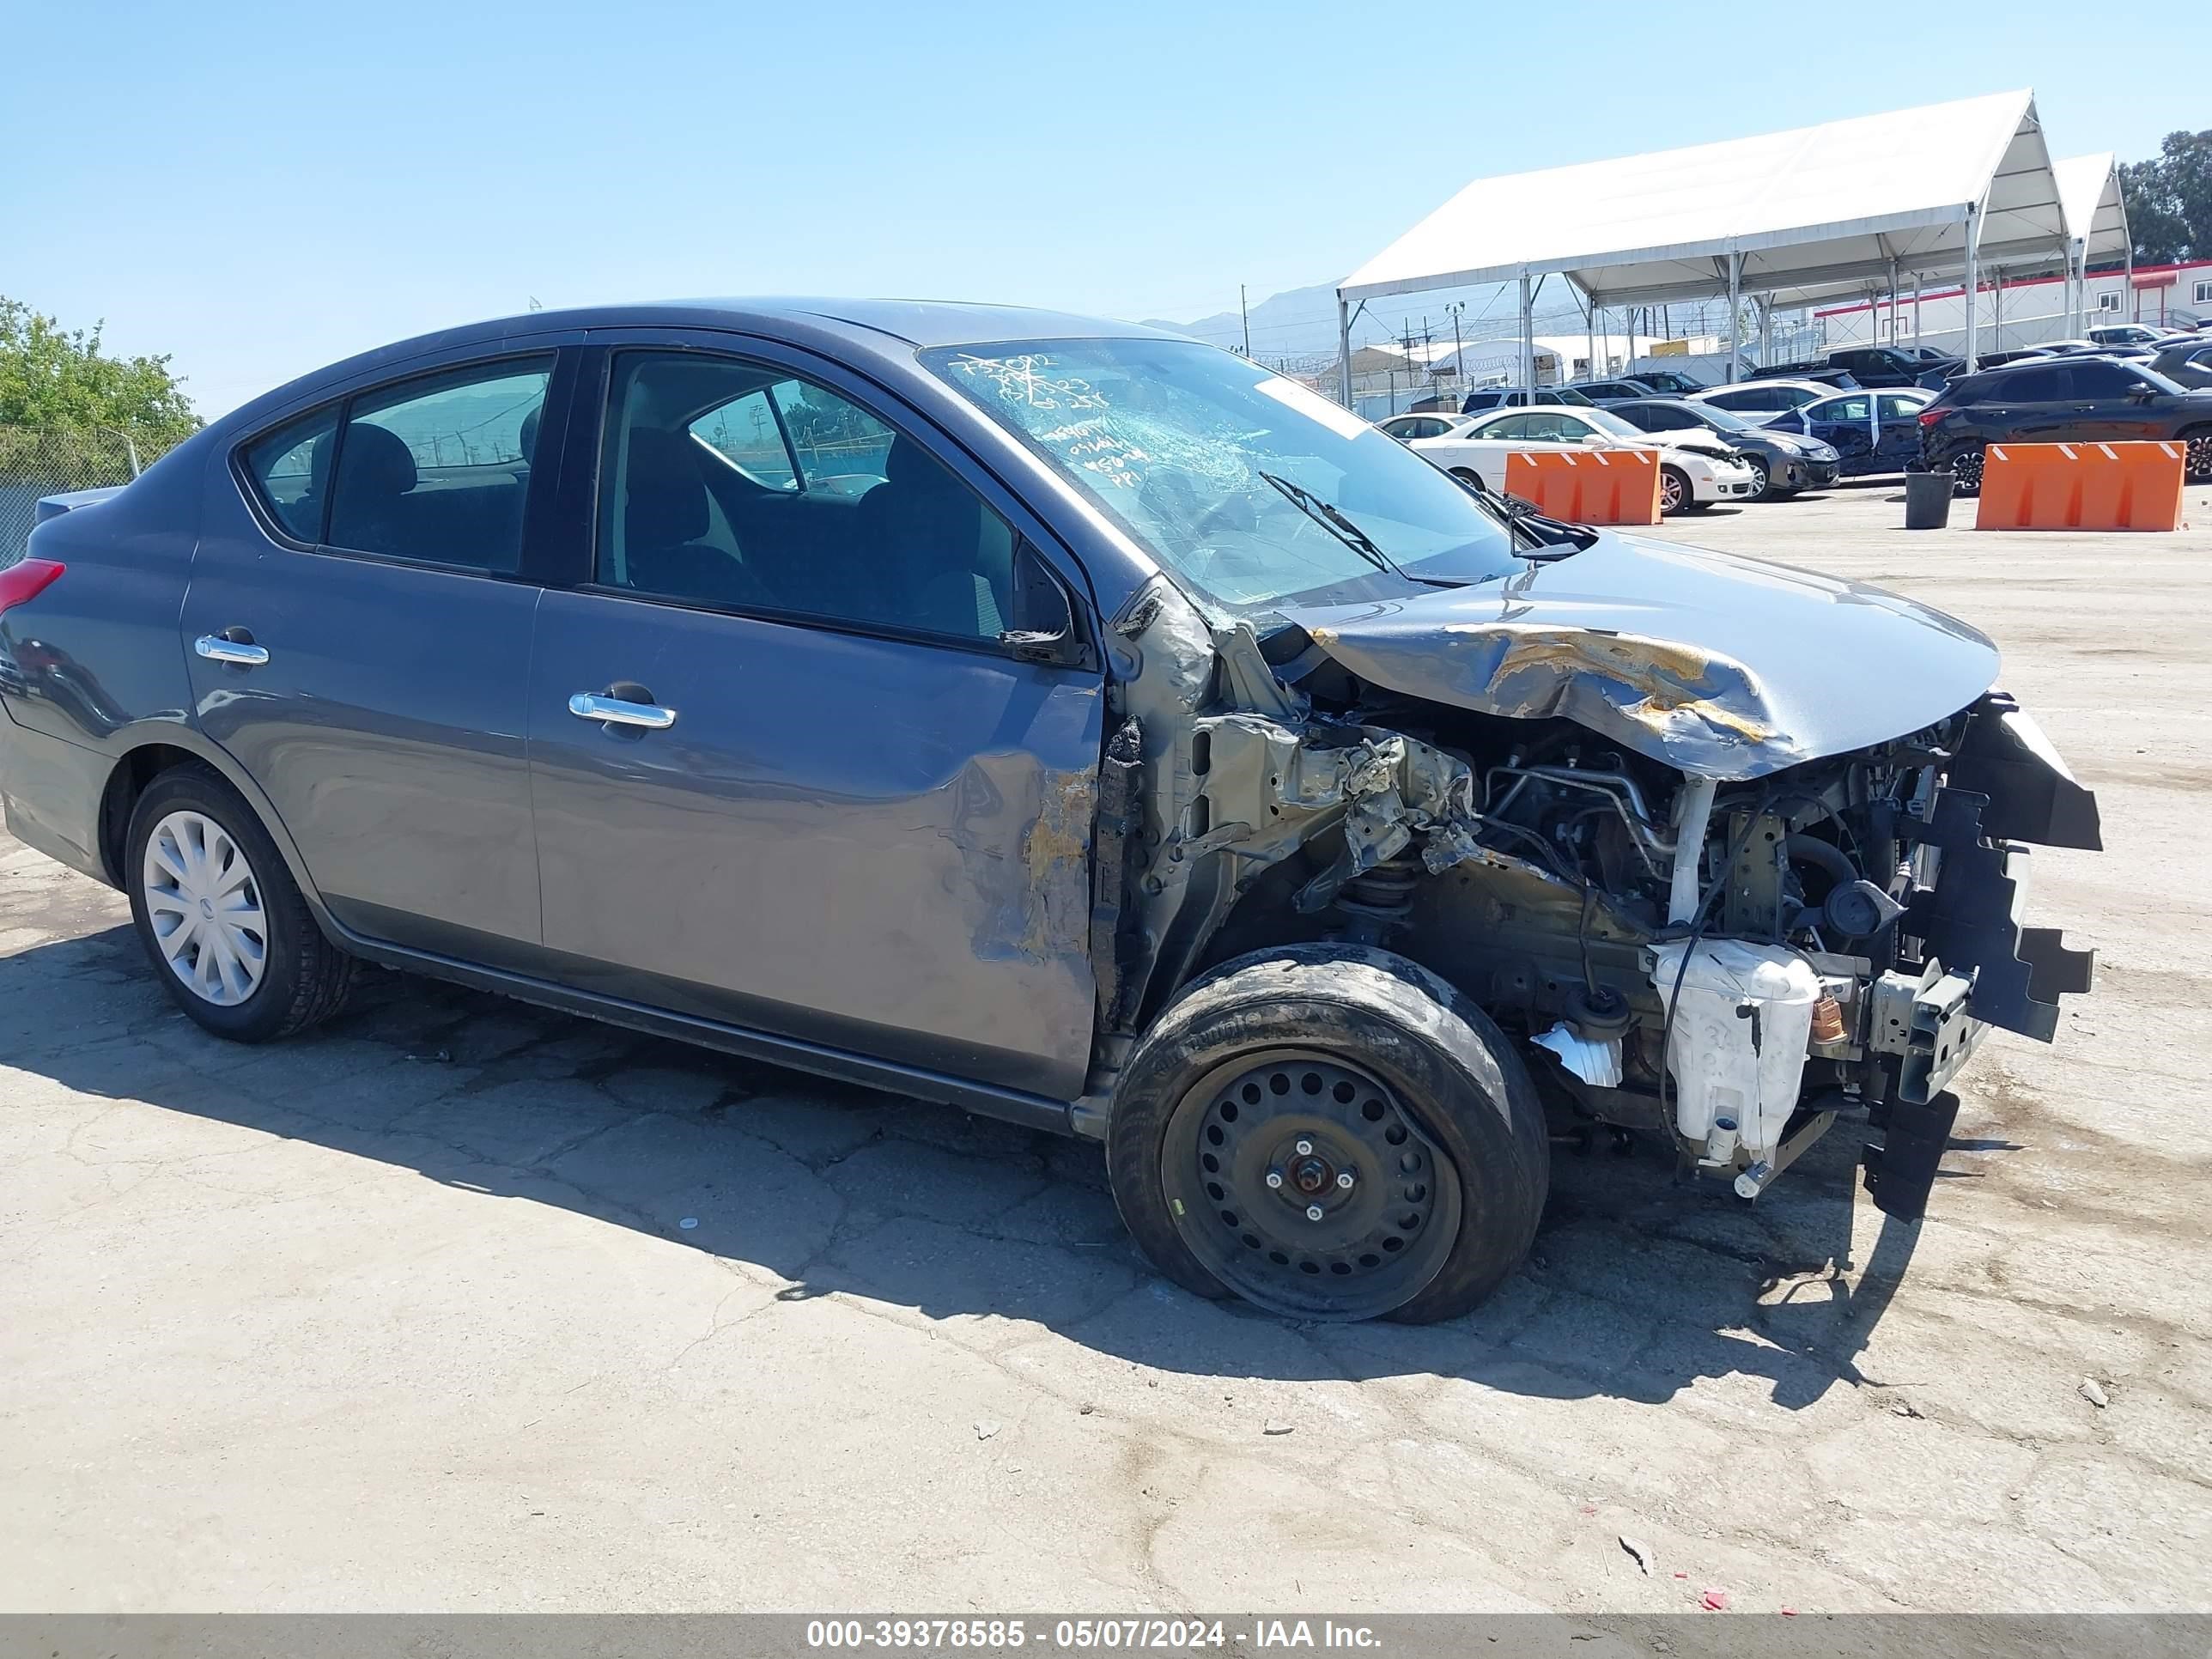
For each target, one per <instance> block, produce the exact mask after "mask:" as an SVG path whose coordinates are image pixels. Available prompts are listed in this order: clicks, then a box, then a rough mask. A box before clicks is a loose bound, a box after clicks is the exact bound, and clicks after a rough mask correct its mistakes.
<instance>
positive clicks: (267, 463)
mask: <svg viewBox="0 0 2212 1659" xmlns="http://www.w3.org/2000/svg"><path fill="white" fill-rule="evenodd" d="M337 428H338V405H337V404H331V405H330V406H329V407H328V408H325V409H318V410H310V411H309V412H308V413H307V414H305V415H302V416H299V417H298V418H297V419H295V420H290V421H287V422H285V423H284V424H283V425H282V426H280V427H278V428H276V430H274V431H273V432H268V433H264V434H263V435H261V436H260V437H258V438H256V439H255V440H254V441H252V443H250V444H248V445H247V446H246V449H245V451H244V454H243V460H244V464H245V469H246V480H247V487H248V488H249V489H252V492H253V494H254V495H256V496H257V497H258V499H259V501H260V502H261V506H262V508H263V510H264V511H265V512H266V513H268V514H269V516H270V518H272V519H274V520H276V522H277V524H278V525H279V526H282V527H283V530H284V532H285V533H286V534H288V535H289V536H290V537H291V538H293V539H294V540H295V541H301V542H308V543H313V542H319V541H320V540H321V539H322V538H323V511H324V507H325V505H326V503H327V501H328V497H329V494H330V490H329V480H330V465H331V439H332V437H333V435H335V434H336V433H337Z"/></svg>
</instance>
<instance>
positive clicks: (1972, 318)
mask: <svg viewBox="0 0 2212 1659" xmlns="http://www.w3.org/2000/svg"><path fill="white" fill-rule="evenodd" d="M1981 309H1982V206H1981V204H1980V203H1978V202H1977V203H1975V204H1973V205H1972V206H1971V207H1969V208H1968V209H1967V210H1966V373H1967V374H1972V373H1973V372H1974V365H1975V363H1976V362H1977V361H1978V347H1979V346H1980V344H1981Z"/></svg>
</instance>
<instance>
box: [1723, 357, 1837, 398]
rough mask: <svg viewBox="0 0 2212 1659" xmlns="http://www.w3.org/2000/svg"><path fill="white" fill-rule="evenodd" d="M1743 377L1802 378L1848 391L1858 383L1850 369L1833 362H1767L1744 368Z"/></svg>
mask: <svg viewBox="0 0 2212 1659" xmlns="http://www.w3.org/2000/svg"><path fill="white" fill-rule="evenodd" d="M1743 378H1744V379H1745V380H1803V381H1806V382H1808V383H1809V384H1811V385H1814V386H1826V387H1827V388H1828V389H1829V390H1830V391H1831V392H1848V391H1850V389H1851V388H1852V387H1853V386H1857V385H1858V381H1857V379H1855V378H1854V377H1853V375H1852V374H1851V372H1850V370H1849V369H1848V368H1840V367H1838V365H1836V364H1833V363H1768V364H1765V365H1764V366H1763V367H1762V366H1755V367H1753V368H1748V369H1746V370H1745V371H1744V376H1743Z"/></svg>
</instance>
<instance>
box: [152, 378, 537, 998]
mask: <svg viewBox="0 0 2212 1659" xmlns="http://www.w3.org/2000/svg"><path fill="white" fill-rule="evenodd" d="M559 346H560V342H559V341H558V340H556V341H553V342H551V343H546V344H543V345H540V346H538V347H536V348H535V349H526V350H522V351H513V352H506V353H502V354H501V355H499V356H492V357H481V356H480V357H477V358H476V359H473V360H469V361H463V362H453V361H451V360H450V359H448V360H447V362H443V363H441V364H438V365H437V366H435V367H433V368H428V369H425V370H424V371H422V372H420V373H417V374H411V375H409V376H407V377H406V378H404V379H400V380H386V381H383V382H379V383H376V384H373V385H370V386H365V387H362V388H361V389H360V390H357V391H356V392H353V393H352V395H351V396H349V397H347V398H338V399H336V400H333V401H331V402H328V403H325V404H320V405H319V406H317V407H314V408H312V409H309V410H304V411H302V412H301V413H299V414H297V415H295V416H290V417H289V418H287V419H284V420H283V421H282V422H278V423H277V424H276V425H274V426H272V427H270V428H264V430H263V431H262V432H261V433H259V434H258V435H256V436H255V437H253V438H252V439H250V440H248V441H246V443H245V444H243V445H241V446H240V447H239V449H238V450H237V451H236V452H235V453H234V455H233V456H231V457H229V458H226V460H224V461H219V462H218V463H217V464H218V465H225V464H227V465H230V466H231V467H232V469H233V471H234V476H235V479H236V482H237V485H238V490H237V493H236V495H235V496H232V495H229V494H228V492H222V491H216V492H211V493H210V500H211V501H214V502H215V503H216V506H215V507H213V508H212V509H211V510H210V515H209V519H208V521H207V522H206V523H205V524H204V526H203V528H202V533H201V539H200V543H199V547H198V550H197V553H196V554H195V556H194V558H193V561H192V571H191V584H190V586H189V587H188V588H187V589H186V592H185V603H184V609H183V614H182V632H183V641H182V647H183V650H184V652H185V660H186V663H187V665H188V666H189V668H190V671H191V685H192V692H193V698H194V704H195V710H194V712H195V716H196V718H197V722H198V724H199V726H200V729H201V730H202V731H203V732H204V733H205V734H206V735H207V736H208V737H209V738H212V739H213V740H214V741H215V742H216V743H217V744H221V745H222V747H223V748H224V749H225V750H228V752H229V754H230V755H231V756H232V757H234V759H235V760H236V761H237V762H238V763H239V764H240V766H241V767H242V768H243V769H245V771H246V773H247V775H249V776H250V777H252V780H253V781H254V782H255V783H256V784H257V785H258V787H260V789H261V790H262V792H263V793H264V794H265V795H266V796H267V798H268V799H269V800H270V804H271V805H273V806H274V808H275V810H276V814H277V816H278V817H280V818H281V819H282V821H283V826H284V828H285V829H286V830H287V831H288V832H289V834H290V836H291V837H292V840H293V842H295V845H296V846H297V847H298V848H299V850H300V853H301V857H302V858H303V859H304V860H305V861H306V863H307V869H308V872H309V873H310V874H311V875H312V877H313V879H314V882H315V884H316V886H317V887H318V888H319V890H320V891H321V893H322V895H323V897H324V899H325V902H326V903H327V904H328V905H329V907H330V909H331V913H332V915H335V916H336V918H337V920H338V921H339V922H340V923H342V924H343V926H345V927H349V928H351V929H353V930H355V931H356V932H358V933H363V934H366V935H368V936H369V937H371V938H375V939H386V940H390V941H392V942H393V943H396V944H399V945H407V946H410V947H412V948H416V949H420V950H428V951H438V952H441V953H443V954H447V955H453V956H457V957H465V958H468V959H471V960H476V961H482V962H486V963H492V964H494V965H501V966H515V965H524V964H526V963H528V962H529V960H530V959H531V958H532V956H533V955H534V952H535V950H536V947H537V944H538V867H537V861H536V858H535V855H534V853H533V851H532V823H531V810H530V779H529V771H528V764H527V757H526V753H525V750H524V745H523V714H524V697H525V694H526V690H527V685H528V669H529V661H530V647H531V629H532V613H533V612H534V611H536V609H537V605H538V592H539V590H538V586H537V583H536V580H535V579H534V576H533V574H532V570H531V568H530V559H529V552H530V549H531V545H532V535H533V533H534V532H536V531H537V530H538V528H539V527H540V526H541V525H542V523H543V520H544V515H545V511H546V509H547V507H548V506H549V504H550V498H549V497H548V495H547V493H546V492H547V490H548V489H550V476H549V475H548V473H547V472H546V471H545V470H544V468H543V467H542V466H540V465H538V459H539V451H540V449H541V448H542V447H543V446H541V445H540V444H539V441H538V440H539V437H540V434H541V432H542V431H543V432H551V431H557V429H558V425H559V422H558V421H557V420H556V419H555V418H553V416H552V415H551V414H550V413H549V403H557V402H558V401H559V399H560V398H561V397H562V395H564V393H565V385H566V380H567V378H568V377H569V376H572V375H573V373H574V353H573V350H571V351H569V352H568V353H566V354H564V353H563V352H562V351H561V350H560V349H558V348H559ZM564 365H565V373H564V372H563V370H564ZM556 382H559V383H560V389H559V390H556ZM233 502H234V505H235V510H234V511H232V510H230V505H229V504H230V503H233Z"/></svg>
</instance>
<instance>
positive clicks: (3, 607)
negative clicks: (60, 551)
mask: <svg viewBox="0 0 2212 1659" xmlns="http://www.w3.org/2000/svg"><path fill="white" fill-rule="evenodd" d="M67 568H68V567H67V566H66V565H60V564H56V563H55V562H53V561H52V559H19V560H17V561H16V562H15V563H14V564H11V565H9V567H8V568H6V569H5V570H0V611H12V610H14V609H15V607H16V606H17V605H28V604H29V603H30V602H31V601H32V600H33V599H37V598H38V597H39V595H40V594H41V593H43V592H46V590H47V589H48V588H49V587H52V586H53V585H54V578H55V577H57V576H58V575H60V574H62V572H63V571H64V570H65V569H67Z"/></svg>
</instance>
